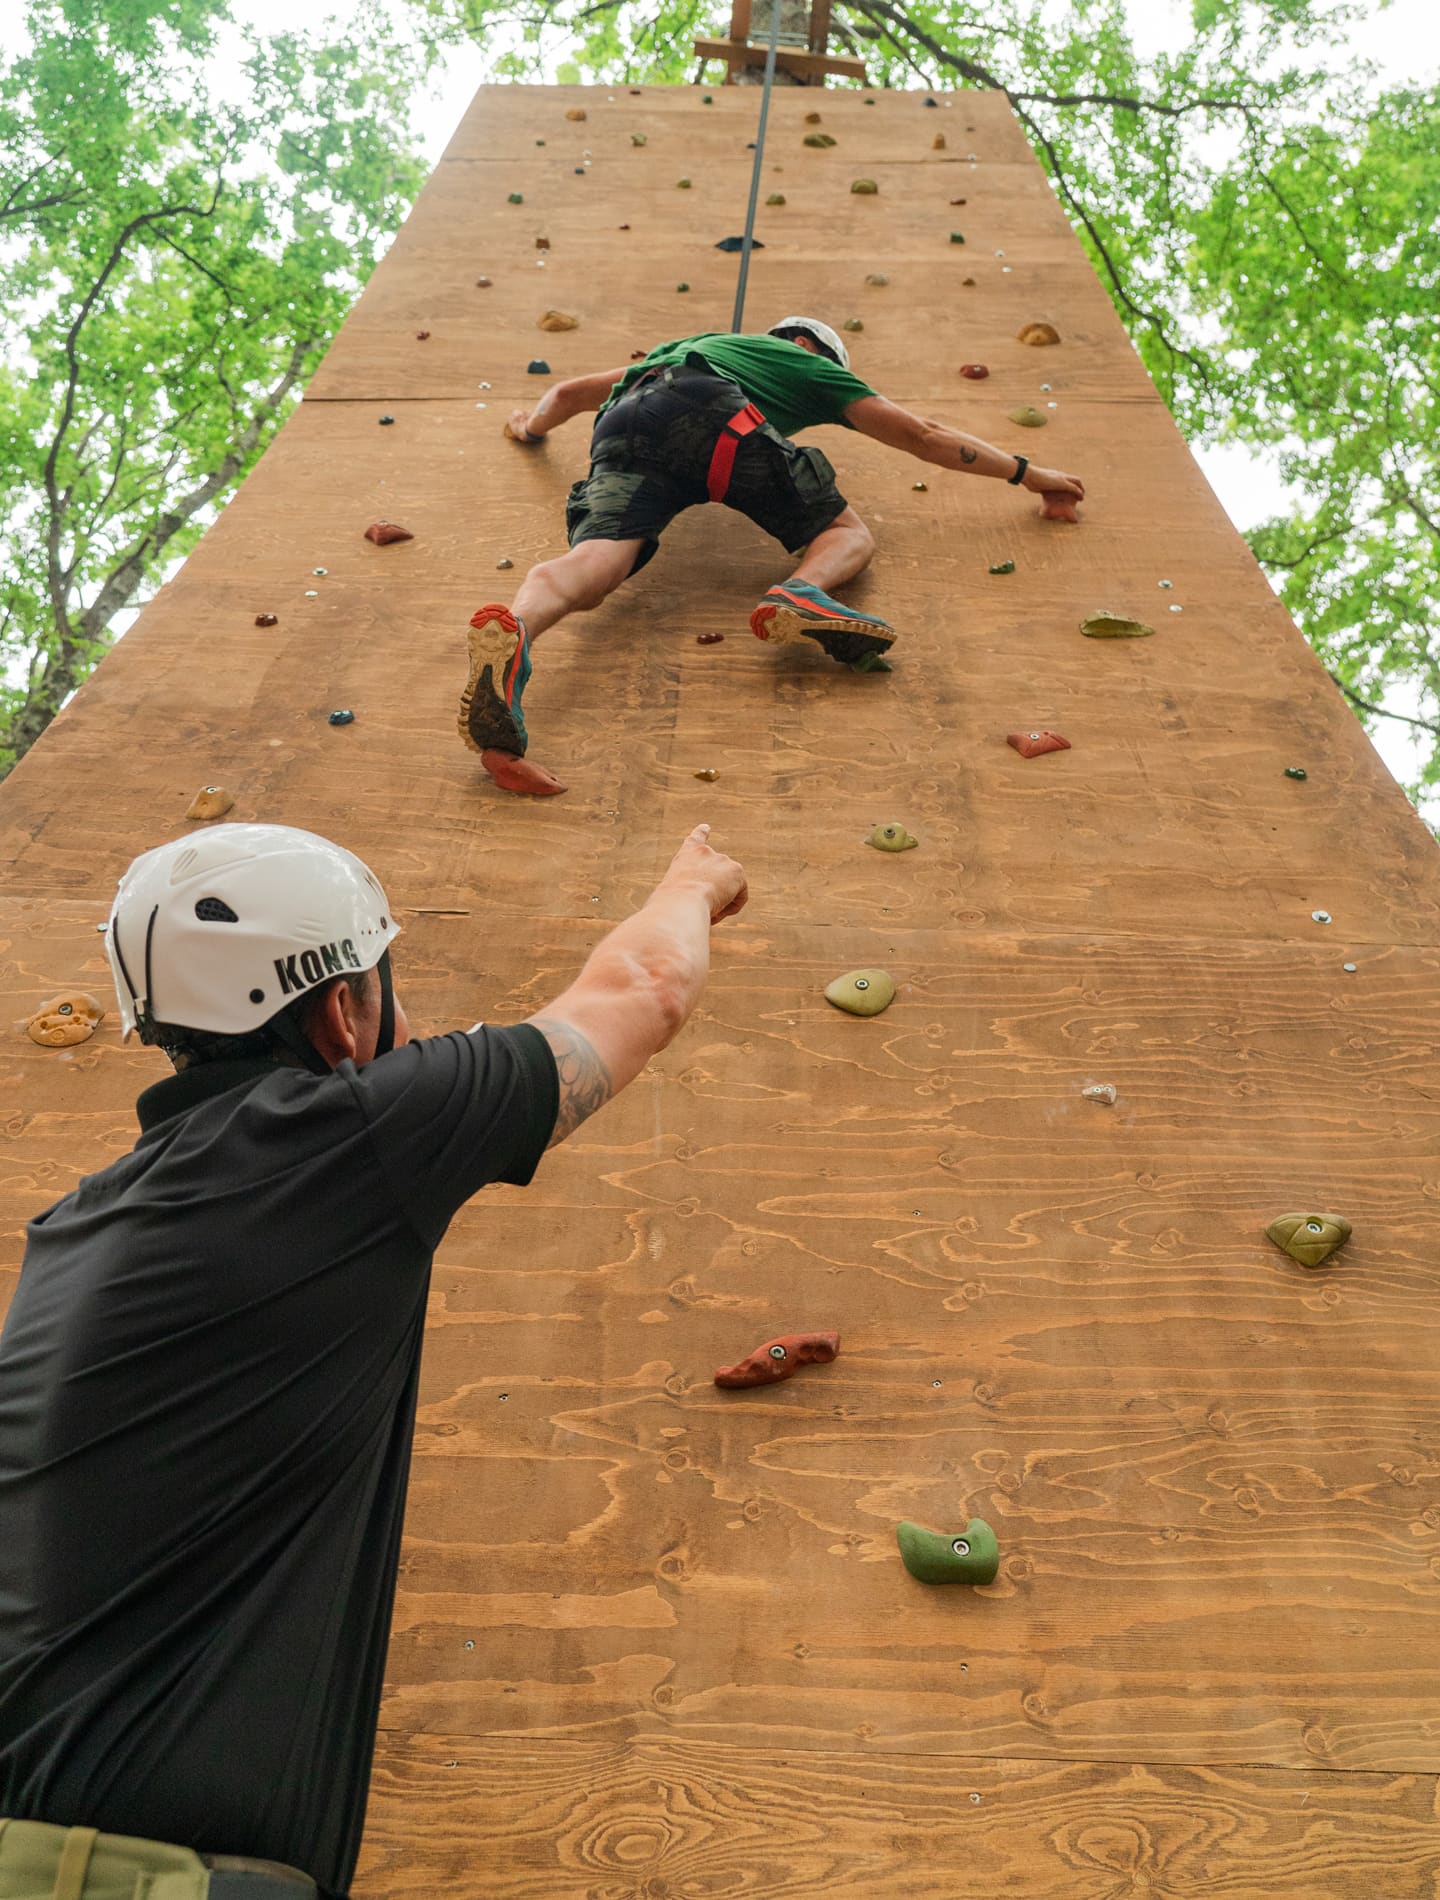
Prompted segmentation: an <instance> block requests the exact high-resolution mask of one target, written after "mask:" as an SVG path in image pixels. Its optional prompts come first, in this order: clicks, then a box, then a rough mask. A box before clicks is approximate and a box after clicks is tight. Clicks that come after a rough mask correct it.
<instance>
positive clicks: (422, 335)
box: [415, 330, 430, 343]
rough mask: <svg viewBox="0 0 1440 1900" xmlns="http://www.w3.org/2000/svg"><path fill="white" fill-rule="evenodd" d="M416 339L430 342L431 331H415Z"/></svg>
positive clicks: (421, 341)
mask: <svg viewBox="0 0 1440 1900" xmlns="http://www.w3.org/2000/svg"><path fill="white" fill-rule="evenodd" d="M415 341H416V342H417V343H428V342H429V341H430V332H429V331H428V330H417V331H416V332H415Z"/></svg>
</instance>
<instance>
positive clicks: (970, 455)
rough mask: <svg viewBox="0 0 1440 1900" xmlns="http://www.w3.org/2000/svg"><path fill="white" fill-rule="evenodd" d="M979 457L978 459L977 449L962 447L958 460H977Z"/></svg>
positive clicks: (978, 452)
mask: <svg viewBox="0 0 1440 1900" xmlns="http://www.w3.org/2000/svg"><path fill="white" fill-rule="evenodd" d="M979 459H980V451H979V449H965V448H962V449H961V451H960V460H961V461H962V462H978V461H979Z"/></svg>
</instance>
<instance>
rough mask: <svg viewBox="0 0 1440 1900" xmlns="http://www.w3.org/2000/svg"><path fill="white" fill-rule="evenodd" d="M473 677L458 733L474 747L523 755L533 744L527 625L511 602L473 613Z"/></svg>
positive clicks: (474, 749)
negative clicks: (526, 703)
mask: <svg viewBox="0 0 1440 1900" xmlns="http://www.w3.org/2000/svg"><path fill="white" fill-rule="evenodd" d="M469 637H470V677H469V679H468V680H467V681H466V682H465V690H464V692H463V693H462V694H461V695H460V719H459V726H460V737H461V738H462V739H463V740H464V741H465V743H466V745H468V746H469V748H470V750H471V751H472V752H489V751H496V752H509V753H511V754H513V755H514V757H516V758H517V759H523V758H524V756H525V748H526V746H527V745H528V744H529V743H530V741H529V736H528V735H527V733H526V731H525V718H524V715H523V714H522V712H521V710H520V695H521V694H522V693H523V692H524V691H525V686H526V682H527V681H528V680H529V678H530V642H529V640H528V638H527V637H526V633H525V624H524V622H523V621H521V620H518V619H517V618H516V616H515V615H514V614H512V613H511V611H510V609H509V608H508V607H501V606H495V605H491V606H488V607H482V608H480V610H479V612H478V613H475V614H472V615H471V617H470V636H469Z"/></svg>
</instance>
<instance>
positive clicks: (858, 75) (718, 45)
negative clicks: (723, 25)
mask: <svg viewBox="0 0 1440 1900" xmlns="http://www.w3.org/2000/svg"><path fill="white" fill-rule="evenodd" d="M695 51H696V53H697V54H698V55H699V56H700V58H701V59H723V60H726V61H728V62H729V64H730V65H731V66H732V67H735V66H763V65H764V64H765V51H766V49H765V48H764V47H763V46H748V45H742V44H741V43H740V42H739V41H737V40H709V39H706V40H696V42H695ZM775 64H776V65H777V66H779V67H781V68H782V69H783V70H784V71H785V72H787V73H795V74H796V75H797V76H798V77H800V78H802V79H813V78H816V77H818V76H819V75H820V74H822V73H836V74H838V75H840V76H841V77H842V78H845V79H863V78H864V77H865V62H864V60H862V59H847V58H844V57H843V56H841V55H838V54H830V53H825V54H821V53H802V52H798V51H796V50H794V49H793V48H791V47H787V46H782V47H781V48H780V50H779V52H777V53H776V55H775Z"/></svg>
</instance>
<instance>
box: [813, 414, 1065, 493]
mask: <svg viewBox="0 0 1440 1900" xmlns="http://www.w3.org/2000/svg"><path fill="white" fill-rule="evenodd" d="M845 420H846V421H847V422H849V423H851V424H852V425H853V426H854V427H855V428H857V429H858V430H859V431H860V433H861V434H862V435H868V436H873V437H874V439H875V440H876V441H877V442H883V443H884V444H885V446H886V447H887V448H891V449H903V450H904V451H905V453H906V454H907V455H913V456H916V457H917V458H918V459H919V460H920V461H922V462H934V463H936V464H938V466H939V467H941V468H953V469H956V470H958V471H959V472H960V473H961V474H964V475H992V476H997V477H998V478H999V479H1000V480H1001V481H1006V482H1008V481H1009V480H1010V478H1011V476H1012V475H1013V474H1014V473H1015V470H1016V468H1017V466H1018V458H1017V457H1016V456H1014V455H1011V454H1009V453H1008V452H1007V451H1006V450H1004V449H997V448H995V447H994V445H993V444H991V443H989V442H985V441H982V440H981V438H980V437H979V436H978V435H966V434H965V432H964V430H963V429H952V428H951V427H950V425H949V424H948V423H945V422H935V421H933V420H932V419H931V418H930V417H928V416H915V415H912V414H911V413H910V411H909V410H908V409H902V408H901V407H900V405H899V403H898V402H891V401H889V399H888V398H887V397H885V396H862V397H861V398H860V400H859V401H858V402H852V403H849V404H847V405H846V409H845ZM1020 486H1021V487H1023V488H1028V489H1029V490H1030V492H1031V493H1032V494H1034V495H1050V494H1061V495H1070V496H1072V497H1073V498H1074V499H1075V500H1076V501H1083V500H1084V499H1085V484H1084V483H1083V482H1081V481H1079V480H1077V479H1076V477H1075V476H1073V475H1066V474H1063V473H1062V472H1061V471H1060V470H1059V469H1058V468H1036V467H1033V466H1032V467H1030V468H1027V469H1026V471H1025V474H1024V476H1023V478H1022V480H1021V483H1020Z"/></svg>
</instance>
